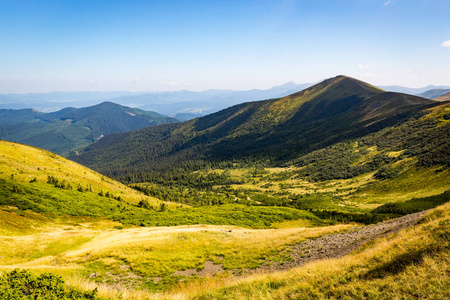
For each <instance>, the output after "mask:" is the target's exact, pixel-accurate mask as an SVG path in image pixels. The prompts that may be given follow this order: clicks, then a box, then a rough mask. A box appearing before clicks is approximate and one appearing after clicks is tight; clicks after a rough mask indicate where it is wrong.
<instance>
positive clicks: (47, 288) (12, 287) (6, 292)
mask: <svg viewBox="0 0 450 300" xmlns="http://www.w3.org/2000/svg"><path fill="white" fill-rule="evenodd" d="M96 294H97V289H94V290H93V291H92V292H80V291H76V290H73V289H70V288H67V287H66V285H65V283H64V281H63V280H62V278H61V277H60V276H57V275H54V274H51V273H43V274H41V275H39V276H35V275H33V274H31V273H30V272H29V271H27V270H13V271H11V272H9V273H6V274H4V275H3V276H2V277H0V299H10V300H19V299H21V300H22V299H34V300H44V299H45V300H72V299H75V300H80V299H92V300H94V299H100V298H98V297H97V296H96Z"/></svg>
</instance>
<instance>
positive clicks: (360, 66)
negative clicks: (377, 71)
mask: <svg viewBox="0 0 450 300" xmlns="http://www.w3.org/2000/svg"><path fill="white" fill-rule="evenodd" d="M358 68H359V69H360V70H365V69H368V68H369V66H365V65H358Z"/></svg>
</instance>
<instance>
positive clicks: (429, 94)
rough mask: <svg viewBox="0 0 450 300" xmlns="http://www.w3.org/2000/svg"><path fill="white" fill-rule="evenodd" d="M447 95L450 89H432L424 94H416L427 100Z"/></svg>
mask: <svg viewBox="0 0 450 300" xmlns="http://www.w3.org/2000/svg"><path fill="white" fill-rule="evenodd" d="M448 93H450V89H432V90H428V91H426V92H423V93H420V94H417V96H419V97H423V98H427V99H435V98H437V97H440V96H443V95H445V94H448Z"/></svg>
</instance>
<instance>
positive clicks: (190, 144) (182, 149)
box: [71, 76, 437, 182]
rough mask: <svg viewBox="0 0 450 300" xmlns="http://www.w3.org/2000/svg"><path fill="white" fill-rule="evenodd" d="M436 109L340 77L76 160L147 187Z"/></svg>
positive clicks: (112, 138) (147, 132)
mask: <svg viewBox="0 0 450 300" xmlns="http://www.w3.org/2000/svg"><path fill="white" fill-rule="evenodd" d="M433 105H437V102H435V101H432V100H428V99H424V98H420V97H416V96H412V95H406V94H399V93H387V92H384V91H383V90H380V89H378V88H375V87H373V86H371V85H369V84H367V83H364V82H362V81H358V80H356V79H353V78H350V77H346V76H338V77H335V78H331V79H328V80H325V81H323V82H321V83H319V84H317V85H315V86H312V87H310V88H308V89H305V90H303V91H301V92H299V93H295V94H292V95H290V96H286V97H283V98H280V99H272V100H265V101H255V102H249V103H244V104H240V105H236V106H233V107H230V108H228V109H225V110H222V111H220V112H217V113H214V114H211V115H208V116H205V117H202V118H198V119H195V120H191V121H187V122H183V123H180V124H171V125H162V126H156V127H151V128H146V129H143V130H138V131H134V132H131V133H126V134H113V135H109V136H106V137H105V138H103V139H102V140H100V141H98V142H96V143H94V144H93V145H91V146H89V147H88V148H87V149H86V151H85V152H84V153H82V154H81V155H80V156H76V157H75V156H73V157H71V158H72V159H74V160H75V161H78V162H80V163H82V164H84V165H87V166H89V167H92V168H94V169H95V170H98V171H100V172H102V173H105V174H108V175H111V176H114V177H117V178H122V179H126V180H129V181H135V182H136V181H145V180H142V179H145V178H143V177H145V175H143V174H145V173H148V172H154V171H166V170H174V169H176V168H179V167H186V168H190V167H192V166H193V165H194V166H195V165H198V164H202V163H204V162H205V161H207V162H221V161H222V162H223V161H241V162H242V161H244V162H248V161H261V162H265V163H267V162H269V163H272V164H277V163H280V162H282V161H286V160H289V159H292V158H294V157H296V156H299V155H302V154H306V153H309V152H311V151H313V150H316V149H320V148H323V147H326V146H329V145H332V144H334V143H337V142H339V141H342V140H347V139H352V138H358V137H361V136H365V135H367V134H370V133H372V132H376V131H379V130H381V129H383V128H385V127H388V126H392V125H394V124H397V123H399V122H402V121H404V120H405V119H407V118H408V117H411V116H412V115H414V114H416V113H417V112H418V111H420V110H422V109H424V108H426V107H429V106H433ZM128 154H132V155H128ZM133 176H134V177H133Z"/></svg>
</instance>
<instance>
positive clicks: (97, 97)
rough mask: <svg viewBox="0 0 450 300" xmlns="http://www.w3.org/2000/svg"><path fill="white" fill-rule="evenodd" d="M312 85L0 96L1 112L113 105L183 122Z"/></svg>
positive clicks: (288, 84) (277, 96)
mask: <svg viewBox="0 0 450 300" xmlns="http://www.w3.org/2000/svg"><path fill="white" fill-rule="evenodd" d="M311 85H312V84H296V83H293V82H288V83H286V84H283V85H280V86H275V87H272V88H270V89H267V90H258V89H254V90H247V91H236V90H206V91H202V92H194V91H186V90H182V91H175V92H120V91H119V92H53V93H41V94H0V109H2V108H3V109H25V108H33V109H36V110H39V111H47V112H48V111H56V110H60V109H62V108H63V107H67V106H72V107H77V108H80V107H85V106H91V105H94V104H97V103H100V102H104V101H112V102H114V103H118V104H121V105H125V106H129V107H137V108H140V109H143V110H149V111H156V112H158V113H161V114H165V115H171V116H174V117H176V118H181V119H183V120H188V119H193V118H196V117H199V116H204V115H206V114H209V113H212V112H216V111H219V110H220V109H223V108H227V107H229V106H232V105H235V104H239V103H242V102H246V101H254V100H263V99H270V98H279V97H283V96H286V95H289V94H292V93H293V92H296V91H299V90H302V89H304V88H306V87H309V86H311Z"/></svg>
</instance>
